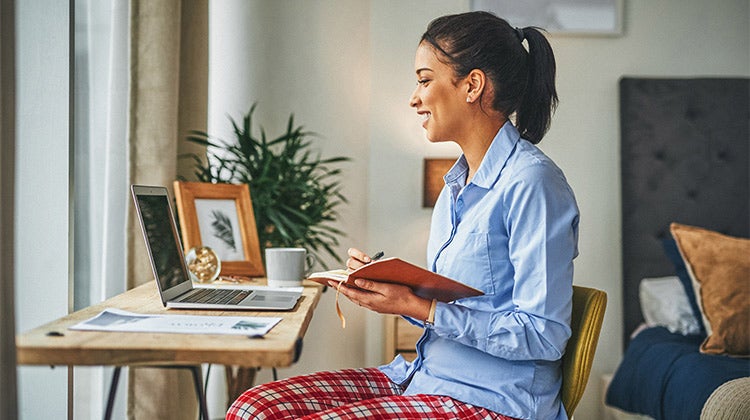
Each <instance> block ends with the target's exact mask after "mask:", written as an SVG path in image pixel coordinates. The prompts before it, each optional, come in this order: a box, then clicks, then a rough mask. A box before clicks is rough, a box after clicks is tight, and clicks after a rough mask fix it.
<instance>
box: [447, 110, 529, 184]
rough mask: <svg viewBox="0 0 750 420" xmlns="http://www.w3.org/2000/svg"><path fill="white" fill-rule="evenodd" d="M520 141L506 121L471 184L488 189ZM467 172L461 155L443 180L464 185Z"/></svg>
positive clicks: (467, 169) (513, 127) (518, 135)
mask: <svg viewBox="0 0 750 420" xmlns="http://www.w3.org/2000/svg"><path fill="white" fill-rule="evenodd" d="M520 139H521V135H520V134H519V133H518V130H517V129H516V127H515V126H513V124H511V122H510V121H507V122H506V123H505V124H504V125H503V126H502V127H501V128H500V131H498V132H497V134H496V135H495V138H494V139H492V143H491V144H490V147H489V148H488V149H487V152H486V153H485V154H484V157H483V158H482V163H480V164H479V169H478V170H477V173H476V174H474V178H472V180H471V183H472V184H474V185H476V186H478V187H482V188H485V189H490V188H491V187H492V185H493V184H494V183H495V181H497V178H498V177H499V175H500V171H502V169H503V167H504V166H505V162H507V160H508V158H509V157H510V154H511V153H512V152H513V149H515V147H516V143H518V140H520ZM468 171H469V165H468V163H467V162H466V157H465V156H464V155H463V154H462V155H461V157H460V158H458V160H457V161H456V163H455V164H454V165H453V167H452V168H451V169H450V171H448V173H446V174H445V176H444V177H443V180H444V181H445V183H446V184H448V185H452V184H456V183H459V184H464V183H465V180H466V175H467V173H468Z"/></svg>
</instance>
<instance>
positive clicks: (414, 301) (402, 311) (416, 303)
mask: <svg viewBox="0 0 750 420" xmlns="http://www.w3.org/2000/svg"><path fill="white" fill-rule="evenodd" d="M354 284H355V285H356V286H357V288H355V287H349V286H346V285H345V284H341V286H340V292H341V294H342V295H344V296H346V297H347V298H348V299H349V300H351V301H352V302H354V303H356V304H357V305H359V306H362V307H363V308H367V309H370V310H372V311H375V312H377V313H381V314H395V315H405V316H409V317H411V318H414V319H419V320H424V319H427V317H428V316H429V313H430V304H431V303H432V301H430V300H428V299H425V298H421V297H419V296H417V295H415V294H414V293H413V292H412V291H411V289H410V288H409V287H408V286H404V285H400V284H393V283H383V282H379V281H373V280H367V279H356V280H355V281H354ZM328 285H329V286H331V287H333V288H337V287H339V283H338V282H336V281H329V282H328Z"/></svg>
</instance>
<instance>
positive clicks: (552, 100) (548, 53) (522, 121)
mask: <svg viewBox="0 0 750 420" xmlns="http://www.w3.org/2000/svg"><path fill="white" fill-rule="evenodd" d="M519 31H522V32H523V35H524V38H525V39H526V42H528V45H529V60H528V78H527V79H526V89H525V93H524V95H523V97H522V99H521V103H520V105H519V106H518V109H517V110H516V125H517V128H518V131H519V132H520V133H521V136H522V137H523V138H525V139H527V140H529V141H530V142H532V143H534V144H537V143H539V142H540V141H541V140H542V138H543V137H544V135H545V134H546V133H547V130H548V129H549V126H550V123H551V121H552V114H553V113H554V112H555V108H557V102H558V100H557V90H556V89H555V56H554V54H553V53H552V47H551V46H550V44H549V42H548V41H547V38H545V37H544V35H542V33H541V32H540V31H539V30H538V29H537V28H534V27H526V28H524V29H521V30H519Z"/></svg>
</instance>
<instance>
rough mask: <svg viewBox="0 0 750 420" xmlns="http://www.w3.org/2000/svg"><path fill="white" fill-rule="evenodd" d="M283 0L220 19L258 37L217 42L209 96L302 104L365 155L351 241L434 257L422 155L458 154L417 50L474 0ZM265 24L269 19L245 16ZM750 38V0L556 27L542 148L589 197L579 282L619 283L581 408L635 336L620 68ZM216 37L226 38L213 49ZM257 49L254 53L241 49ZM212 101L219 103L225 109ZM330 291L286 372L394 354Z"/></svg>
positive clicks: (334, 139) (707, 60) (659, 6)
mask: <svg viewBox="0 0 750 420" xmlns="http://www.w3.org/2000/svg"><path fill="white" fill-rule="evenodd" d="M280 3H282V4H278V5H268V4H267V3H260V2H254V3H252V6H251V7H247V9H246V10H245V11H246V12H247V13H248V14H247V15H245V16H240V15H237V14H236V13H235V14H233V15H232V19H229V17H228V16H227V17H226V18H227V20H222V21H221V22H223V24H224V25H227V24H230V25H232V28H239V27H240V26H242V23H240V22H244V28H243V29H239V30H240V33H245V34H247V36H248V37H247V38H243V37H242V36H240V35H239V34H238V33H233V37H232V39H229V40H225V42H227V43H229V42H233V43H234V44H235V45H234V46H233V47H232V48H226V50H227V54H226V55H223V56H221V57H219V56H214V57H212V60H211V61H212V64H211V65H212V66H215V67H212V70H216V67H221V68H222V69H223V71H222V73H221V74H222V75H229V77H230V78H232V79H231V83H227V86H225V87H224V90H221V91H220V90H219V88H218V87H216V86H213V85H212V90H211V94H210V97H211V100H210V102H211V105H210V106H211V107H213V104H214V102H215V101H217V99H218V101H219V102H223V103H224V104H231V103H237V102H240V104H239V105H244V106H247V104H249V103H250V102H251V101H252V100H259V101H260V104H261V106H260V108H259V115H263V118H261V120H262V121H270V123H269V124H281V123H283V118H285V117H286V114H287V113H288V112H291V111H294V112H295V113H296V115H297V116H298V121H300V122H302V123H304V124H305V126H306V127H308V128H309V129H312V130H314V131H319V132H321V133H322V134H323V135H324V136H323V138H322V139H321V143H320V145H321V147H322V148H323V150H324V151H325V152H333V153H345V154H348V155H350V156H353V157H355V162H354V164H353V165H351V167H350V169H349V171H348V172H347V176H348V178H347V180H346V184H345V187H346V193H347V195H348V197H349V198H350V201H351V202H350V205H349V207H348V209H347V211H346V212H345V213H344V214H343V220H342V225H343V226H344V228H345V230H347V231H349V232H350V236H349V238H346V239H345V240H344V241H343V242H344V243H345V244H352V245H356V246H362V247H364V249H365V250H373V251H374V250H379V249H384V250H385V251H386V253H387V254H388V255H399V256H402V257H404V258H406V259H409V260H413V261H416V262H420V263H422V262H424V258H425V257H424V248H425V245H426V242H427V226H428V223H429V217H430V212H429V210H426V209H422V208H421V170H422V159H423V158H424V157H443V156H455V155H457V154H458V150H457V149H456V148H455V147H453V146H451V145H433V144H429V143H428V142H427V141H426V140H424V136H423V134H422V130H421V128H420V122H419V120H418V118H417V117H416V114H415V113H414V112H413V111H411V110H410V109H409V107H408V103H407V101H408V97H409V95H410V93H411V92H412V90H413V88H414V82H415V78H414V75H413V60H414V50H415V48H416V43H417V41H418V39H419V37H420V35H421V34H422V32H423V31H424V29H425V27H426V25H427V23H428V22H429V21H430V20H431V19H432V18H434V17H437V16H439V15H442V14H445V13H454V12H462V11H466V10H468V8H469V1H468V0H463V1H447V0H445V1H434V2H430V3H429V7H425V4H424V3H423V2H416V1H395V0H388V1H382V0H379V1H371V2H356V3H355V2H347V1H326V2H317V3H314V6H312V5H310V2H280ZM253 8H254V10H249V9H253ZM244 19H248V20H244ZM232 20H236V21H240V22H232ZM258 25H260V26H258ZM253 26H255V27H256V28H257V29H258V30H257V31H251V30H248V29H247V27H253ZM227 33H231V32H227ZM748 39H750V36H749V34H748V4H747V2H746V1H745V0H732V1H723V2H720V3H714V2H705V1H702V0H668V1H661V2H651V1H647V0H631V1H626V2H624V33H623V35H622V36H618V37H586V36H562V35H551V36H550V40H551V43H552V45H553V48H554V50H555V54H556V57H557V65H558V77H557V86H558V92H559V95H560V106H559V108H558V111H557V114H556V117H555V119H554V121H553V125H552V129H551V131H550V132H549V134H548V136H547V138H546V139H545V140H544V141H543V142H542V145H541V147H542V149H543V150H545V152H546V153H548V154H549V155H550V156H551V157H552V158H553V159H554V160H555V161H556V162H557V163H558V164H559V165H560V166H561V167H562V169H563V170H564V171H565V173H566V175H567V177H568V180H569V181H570V183H571V185H572V186H573V189H574V190H575V192H576V195H577V198H578V202H579V206H580V208H581V214H582V217H581V232H580V234H581V235H580V251H581V255H580V257H579V258H578V259H577V261H576V275H575V283H576V284H580V285H587V286H593V287H598V288H601V289H604V290H606V291H607V292H608V294H609V308H608V311H607V315H606V318H605V325H604V331H603V333H602V336H601V341H600V344H599V349H598V352H597V358H596V362H595V366H594V372H593V374H592V379H591V382H590V384H589V388H588V390H587V392H586V395H585V396H584V400H583V401H582V402H581V405H580V406H579V409H578V411H577V418H580V419H594V418H598V417H599V414H598V411H597V410H598V407H597V405H598V401H599V399H600V398H601V396H600V395H599V388H598V378H599V376H600V375H601V374H603V373H606V372H612V371H613V370H614V369H615V367H616V366H617V362H618V361H619V359H620V357H621V349H622V342H621V336H622V331H621V321H622V317H621V311H622V305H621V292H620V287H621V268H620V265H621V261H620V252H621V249H620V202H619V185H620V179H619V177H620V175H619V123H618V118H619V117H618V112H619V110H618V91H617V86H618V80H619V78H620V77H621V76H623V75H648V76H664V77H672V76H711V75H745V76H748V75H750V58H749V52H748V48H747V42H748ZM214 48H215V46H214V44H213V43H212V44H211V51H212V54H214V53H215V49H214ZM219 48H222V47H219ZM243 48H244V51H245V52H246V55H245V57H244V58H237V57H236V55H237V54H241V52H242V51H243ZM214 59H220V60H221V61H220V62H213V61H214ZM243 60H245V61H243ZM238 61H241V63H240V65H239V67H240V68H235V67H236V66H238ZM251 62H254V63H255V64H253V63H251ZM215 76H216V73H214V76H212V79H213V78H214V77H215ZM222 77H225V76H222ZM243 77H244V78H245V80H244V81H243V80H241V79H242V78H243ZM225 80H226V79H225ZM219 92H221V93H219ZM243 95H244V96H243ZM214 111H215V112H213V113H212V112H209V114H211V115H219V114H218V111H219V110H218V109H214ZM222 112H223V113H226V112H229V110H228V109H227V110H224V111H222ZM274 113H275V114H274ZM222 118H224V117H223V115H222ZM214 121H215V120H214ZM217 127H218V124H217ZM343 249H345V247H342V251H343ZM331 297H332V296H330V294H329V295H328V296H325V297H324V299H323V301H322V302H321V303H320V306H319V309H318V311H317V312H316V315H315V319H314V320H313V325H312V326H311V329H310V334H309V337H308V339H306V342H305V346H306V347H305V353H304V356H303V360H301V361H300V363H299V364H298V365H296V366H295V367H294V369H291V370H289V371H285V372H284V374H291V373H293V372H304V371H308V370H318V369H324V368H326V369H327V368H333V367H340V366H349V365H361V364H367V365H371V364H375V363H379V362H381V361H382V360H381V358H380V357H381V356H380V355H381V354H382V353H381V351H382V335H381V332H382V329H381V325H380V320H379V319H378V317H377V316H374V315H368V314H365V313H363V312H362V311H361V310H358V309H357V308H350V307H345V308H344V310H345V312H346V313H347V319H348V321H349V322H351V324H350V326H348V327H347V330H345V331H340V330H339V328H338V326H337V322H336V319H335V317H333V316H332V312H333V309H332V301H331ZM365 327H366V328H365ZM339 334H342V335H340V336H339ZM332 338H333V339H334V340H333V341H331V339H332ZM331 343H336V345H331ZM319 346H320V347H319ZM311 353H314V354H312V355H311ZM322 354H326V355H327V357H321V355H322Z"/></svg>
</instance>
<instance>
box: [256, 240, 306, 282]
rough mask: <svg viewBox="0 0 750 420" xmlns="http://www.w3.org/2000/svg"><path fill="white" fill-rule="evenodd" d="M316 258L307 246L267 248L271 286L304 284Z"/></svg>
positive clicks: (267, 267) (268, 275) (267, 272)
mask: <svg viewBox="0 0 750 420" xmlns="http://www.w3.org/2000/svg"><path fill="white" fill-rule="evenodd" d="M314 262H315V259H314V258H313V256H312V255H311V254H308V253H307V250H306V249H305V248H266V278H267V279H268V285H269V286H271V287H296V286H302V280H303V279H304V278H305V277H306V276H307V272H308V271H309V270H310V269H311V268H312V266H313V263H314Z"/></svg>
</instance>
